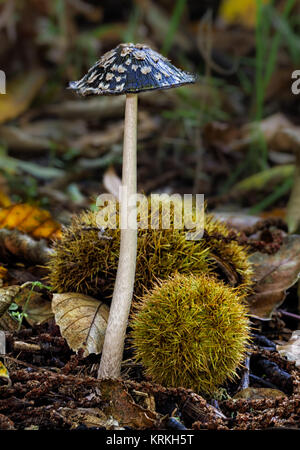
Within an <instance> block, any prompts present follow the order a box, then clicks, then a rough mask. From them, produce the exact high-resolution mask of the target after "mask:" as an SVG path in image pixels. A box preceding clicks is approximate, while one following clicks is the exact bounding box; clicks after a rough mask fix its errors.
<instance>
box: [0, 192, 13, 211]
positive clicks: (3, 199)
mask: <svg viewBox="0 0 300 450" xmlns="http://www.w3.org/2000/svg"><path fill="white" fill-rule="evenodd" d="M9 205H11V201H10V198H9V197H8V196H7V195H6V194H5V193H4V192H1V191H0V207H1V208H5V207H6V206H9Z"/></svg>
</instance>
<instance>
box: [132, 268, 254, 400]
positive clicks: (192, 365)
mask: <svg viewBox="0 0 300 450" xmlns="http://www.w3.org/2000/svg"><path fill="white" fill-rule="evenodd" d="M242 300H243V298H242V296H241V294H240V293H239V292H238V290H236V289H234V288H231V287H228V286H225V285H224V283H223V282H221V281H219V280H217V279H216V278H214V277H212V276H211V275H207V274H202V275H197V276H194V275H190V276H186V275H181V274H177V275H175V276H173V277H172V278H169V279H168V280H165V281H159V282H158V283H157V284H156V285H155V286H154V288H153V289H152V290H151V291H149V292H147V293H146V295H145V296H144V297H143V298H142V299H141V300H140V302H139V303H138V304H137V305H136V307H135V311H134V312H133V314H132V318H131V327H132V332H131V339H132V346H133V348H134V352H135V356H136V359H137V360H139V361H141V363H142V365H143V367H144V368H145V372H146V374H147V375H148V376H150V377H151V378H152V380H153V381H155V382H157V383H160V384H162V385H164V386H166V387H180V386H183V387H185V388H190V389H193V390H194V391H195V392H198V393H201V394H207V395H211V394H213V393H214V392H215V390H216V389H217V388H218V386H220V385H221V384H223V383H224V382H225V381H226V380H230V379H233V378H234V376H235V374H236V369H237V368H238V367H239V366H240V365H241V363H242V361H243V359H244V358H245V353H246V346H247V343H248V342H249V322H248V317H247V313H246V308H245V306H244V304H243V301H242Z"/></svg>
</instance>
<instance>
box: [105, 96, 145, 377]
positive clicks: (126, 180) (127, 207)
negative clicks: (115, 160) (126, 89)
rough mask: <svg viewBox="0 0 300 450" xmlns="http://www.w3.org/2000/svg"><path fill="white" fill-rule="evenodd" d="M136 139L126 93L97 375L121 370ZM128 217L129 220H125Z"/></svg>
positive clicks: (133, 108)
mask: <svg viewBox="0 0 300 450" xmlns="http://www.w3.org/2000/svg"><path fill="white" fill-rule="evenodd" d="M136 142H137V95H136V94H128V95H127V96H126V106H125V126H124V143H123V171H122V188H123V189H122V196H121V199H120V201H121V205H120V206H121V207H120V225H121V242H120V256H119V264H118V271H117V277H116V282H115V287H114V292H113V298H112V302H111V307H110V313H109V318H108V323H107V329H106V334H105V339H104V345H103V350H102V357H101V362H100V367H99V371H98V378H117V377H119V376H120V373H121V362H122V357H123V350H124V340H125V334H126V328H127V323H128V316H129V311H130V306H131V301H132V295H133V286H134V279H135V267H136V252H137V229H136V204H135V195H136V190H137V186H136ZM133 200H134V205H133ZM129 218H130V223H127V222H128V221H129ZM134 225H135V227H134ZM134 228H135V229H134Z"/></svg>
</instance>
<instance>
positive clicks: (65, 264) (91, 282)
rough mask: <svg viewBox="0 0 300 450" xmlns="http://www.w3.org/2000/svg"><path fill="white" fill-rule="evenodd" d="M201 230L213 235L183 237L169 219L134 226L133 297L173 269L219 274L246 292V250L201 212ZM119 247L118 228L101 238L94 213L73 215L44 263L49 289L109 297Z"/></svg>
mask: <svg viewBox="0 0 300 450" xmlns="http://www.w3.org/2000/svg"><path fill="white" fill-rule="evenodd" d="M149 216H150V212H149ZM205 231H206V234H207V235H210V236H214V235H215V236H216V237H215V238H212V239H209V240H207V239H206V238H205V237H203V239H200V240H198V241H189V240H186V230H178V229H175V228H174V226H173V223H172V222H171V225H170V228H169V229H163V230H160V229H152V228H148V229H140V230H138V246H137V262H136V278H135V287H134V294H135V296H142V295H143V294H144V292H145V289H149V288H151V286H152V285H153V283H154V282H155V281H156V280H157V279H166V278H168V277H169V276H170V275H173V274H174V273H177V272H178V273H182V274H191V273H192V274H194V275H200V274H202V273H212V274H213V275H216V274H218V275H219V276H220V277H221V278H222V279H224V280H225V281H228V283H230V284H231V285H232V286H234V287H237V288H239V289H240V290H241V292H245V291H247V290H248V289H249V287H250V285H251V267H250V264H249V262H248V254H247V250H246V249H245V248H244V247H243V246H241V245H239V244H238V243H237V242H236V241H234V240H228V239H227V238H228V236H229V230H228V229H227V227H226V225H224V224H223V223H220V222H218V221H217V220H215V219H214V218H213V217H212V216H210V215H206V216H205ZM222 237H224V238H226V239H225V240H224V239H222ZM119 247H120V230H119V229H118V228H117V229H107V230H106V231H105V238H103V239H102V238H101V237H100V238H99V229H98V226H97V222H96V214H95V213H94V212H84V213H82V214H80V215H79V216H75V217H74V219H73V222H72V224H71V225H70V226H69V227H66V228H65V229H64V230H63V233H62V238H61V239H59V240H57V241H56V242H55V244H54V253H53V255H52V256H51V259H50V262H49V264H48V269H49V281H50V283H51V285H52V287H53V289H54V290H55V291H56V292H81V293H83V294H87V295H93V296H96V297H99V298H101V300H105V299H107V300H110V298H111V296H112V292H113V288H114V282H115V278H116V272H117V266H118V258H119ZM220 265H221V269H220ZM222 267H224V268H226V272H227V273H230V274H231V278H234V279H235V282H234V283H232V280H228V279H227V276H226V274H225V275H224V272H223V271H222Z"/></svg>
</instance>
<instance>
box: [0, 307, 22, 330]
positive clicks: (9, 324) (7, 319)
mask: <svg viewBox="0 0 300 450" xmlns="http://www.w3.org/2000/svg"><path fill="white" fill-rule="evenodd" d="M18 329H19V322H18V321H17V320H16V319H14V318H13V317H12V316H11V315H10V314H9V312H8V311H6V312H5V313H4V314H3V316H2V317H0V330H3V331H17V330H18Z"/></svg>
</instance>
